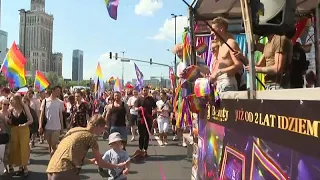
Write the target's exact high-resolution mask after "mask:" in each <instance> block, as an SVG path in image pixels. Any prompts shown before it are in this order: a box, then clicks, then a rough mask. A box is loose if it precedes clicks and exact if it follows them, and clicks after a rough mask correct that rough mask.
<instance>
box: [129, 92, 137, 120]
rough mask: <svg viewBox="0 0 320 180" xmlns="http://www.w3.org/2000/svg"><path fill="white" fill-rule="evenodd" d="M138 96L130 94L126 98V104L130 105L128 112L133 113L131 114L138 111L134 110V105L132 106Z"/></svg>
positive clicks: (135, 113)
mask: <svg viewBox="0 0 320 180" xmlns="http://www.w3.org/2000/svg"><path fill="white" fill-rule="evenodd" d="M137 99H138V98H136V97H134V96H131V97H130V98H129V99H128V102H127V104H128V106H129V107H131V108H130V114H133V115H138V111H136V110H135V107H134V103H135V102H136V100H137Z"/></svg>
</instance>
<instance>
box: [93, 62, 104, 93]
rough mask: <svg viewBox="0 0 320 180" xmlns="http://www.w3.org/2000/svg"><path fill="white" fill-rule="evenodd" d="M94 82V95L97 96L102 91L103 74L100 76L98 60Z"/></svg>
mask: <svg viewBox="0 0 320 180" xmlns="http://www.w3.org/2000/svg"><path fill="white" fill-rule="evenodd" d="M94 83H95V88H94V92H95V93H96V97H97V98H99V97H100V96H101V94H102V93H103V91H104V84H103V76H102V70H101V66H100V62H98V65H97V69H96V77H95V79H94Z"/></svg>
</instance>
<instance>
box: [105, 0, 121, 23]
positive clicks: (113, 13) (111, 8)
mask: <svg viewBox="0 0 320 180" xmlns="http://www.w3.org/2000/svg"><path fill="white" fill-rule="evenodd" d="M104 2H105V4H106V6H107V9H108V13H109V16H110V17H111V18H112V19H114V20H117V18H118V6H119V0H104Z"/></svg>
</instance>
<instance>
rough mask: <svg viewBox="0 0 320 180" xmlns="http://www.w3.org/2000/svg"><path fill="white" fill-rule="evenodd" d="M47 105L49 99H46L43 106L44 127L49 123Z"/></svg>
mask: <svg viewBox="0 0 320 180" xmlns="http://www.w3.org/2000/svg"><path fill="white" fill-rule="evenodd" d="M46 105H47V99H44V106H43V109H42V111H43V113H42V129H44V128H45V127H46V125H47V122H48V119H47V116H46Z"/></svg>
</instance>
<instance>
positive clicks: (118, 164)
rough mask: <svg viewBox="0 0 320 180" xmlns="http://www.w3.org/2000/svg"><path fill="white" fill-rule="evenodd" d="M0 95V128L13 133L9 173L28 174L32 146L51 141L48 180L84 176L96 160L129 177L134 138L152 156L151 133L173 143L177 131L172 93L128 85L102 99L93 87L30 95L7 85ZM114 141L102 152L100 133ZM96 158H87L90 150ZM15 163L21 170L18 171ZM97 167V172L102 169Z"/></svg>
mask: <svg viewBox="0 0 320 180" xmlns="http://www.w3.org/2000/svg"><path fill="white" fill-rule="evenodd" d="M0 92H1V95H0V107H1V108H0V109H1V110H0V130H1V134H7V135H8V136H9V140H8V143H7V144H6V150H5V155H4V164H5V172H4V173H5V174H12V173H14V174H18V175H21V176H28V173H29V171H28V164H29V159H30V150H31V149H32V148H34V147H35V146H37V144H38V143H39V144H43V143H46V144H48V149H49V151H48V153H49V154H50V157H51V158H50V160H49V163H48V167H47V174H48V179H50V180H51V179H52V180H64V179H67V178H68V179H79V175H78V174H79V171H80V169H81V166H82V165H83V164H85V163H90V164H96V165H97V166H98V168H97V169H98V171H104V168H108V171H107V174H108V176H109V179H110V180H111V179H125V178H126V175H127V174H128V171H129V167H130V157H129V155H128V153H127V152H126V145H127V143H128V142H127V141H128V136H129V135H130V134H131V139H130V141H135V140H138V142H139V152H141V153H142V156H143V157H144V158H147V157H148V156H149V155H148V148H149V142H150V134H149V131H148V128H149V129H150V130H151V132H152V134H154V133H155V134H156V135H158V136H159V139H160V145H161V146H166V145H168V133H169V129H170V128H169V127H170V126H172V127H173V128H172V129H173V133H174V134H173V135H174V136H173V137H174V140H176V139H178V135H180V136H179V137H180V140H181V133H177V132H176V128H175V125H176V124H175V123H176V121H175V118H174V117H175V116H174V114H173V112H172V111H173V108H172V97H173V95H172V91H170V90H167V89H165V90H162V91H158V90H151V89H150V88H149V87H147V86H146V87H144V88H143V89H142V90H141V92H138V91H137V90H134V89H126V90H125V91H121V92H117V91H116V92H114V91H105V92H104V93H103V94H101V96H100V97H99V98H97V97H94V96H93V93H92V92H90V91H88V90H80V89H78V90H74V91H72V92H70V90H69V89H66V88H62V87H60V86H55V87H52V88H50V89H47V90H45V91H42V92H38V93H35V92H34V89H33V87H29V90H28V91H27V92H26V93H25V94H19V93H15V92H12V91H11V90H10V89H9V88H2V89H1V91H0ZM100 135H101V136H102V137H103V139H105V140H108V141H109V145H110V147H111V149H110V150H109V151H107V152H105V153H104V155H101V153H100V151H99V145H98V142H97V136H100ZM180 144H181V143H180ZM89 149H91V150H92V152H93V156H94V158H93V159H86V155H87V152H88V150H89ZM15 167H17V168H18V171H17V170H16V171H15V169H14V168H15ZM98 171H97V172H98Z"/></svg>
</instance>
